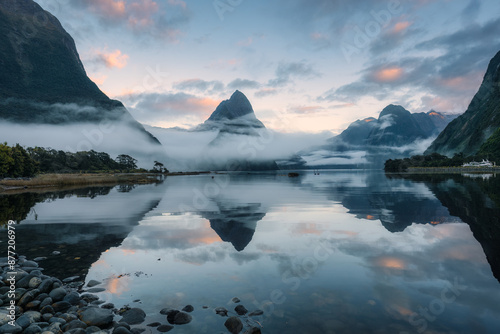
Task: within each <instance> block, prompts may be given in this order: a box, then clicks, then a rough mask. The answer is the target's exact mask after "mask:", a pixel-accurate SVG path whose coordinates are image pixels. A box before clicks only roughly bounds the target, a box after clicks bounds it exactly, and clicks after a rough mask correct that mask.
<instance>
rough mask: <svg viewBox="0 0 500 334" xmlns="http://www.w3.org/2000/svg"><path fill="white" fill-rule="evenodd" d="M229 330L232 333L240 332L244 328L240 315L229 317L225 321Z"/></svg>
mask: <svg viewBox="0 0 500 334" xmlns="http://www.w3.org/2000/svg"><path fill="white" fill-rule="evenodd" d="M224 326H226V328H227V330H228V331H229V332H230V333H232V334H238V333H239V332H241V330H242V329H243V323H242V322H241V320H240V318H238V317H229V318H228V319H227V320H226V322H225V323H224Z"/></svg>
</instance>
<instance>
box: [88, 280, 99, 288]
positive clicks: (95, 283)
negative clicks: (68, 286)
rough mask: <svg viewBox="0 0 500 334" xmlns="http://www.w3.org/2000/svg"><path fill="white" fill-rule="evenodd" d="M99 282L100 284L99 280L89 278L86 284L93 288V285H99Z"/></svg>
mask: <svg viewBox="0 0 500 334" xmlns="http://www.w3.org/2000/svg"><path fill="white" fill-rule="evenodd" d="M100 284H102V283H101V282H99V281H96V280H93V279H91V280H90V281H89V282H88V283H87V286H88V287H89V288H93V287H94V286H97V285H100Z"/></svg>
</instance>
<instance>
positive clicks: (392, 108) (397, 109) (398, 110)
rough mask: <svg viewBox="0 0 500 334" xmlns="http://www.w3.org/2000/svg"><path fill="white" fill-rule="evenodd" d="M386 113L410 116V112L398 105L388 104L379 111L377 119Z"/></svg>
mask: <svg viewBox="0 0 500 334" xmlns="http://www.w3.org/2000/svg"><path fill="white" fill-rule="evenodd" d="M387 115H395V116H410V115H411V113H410V112H409V111H408V110H406V109H405V108H403V107H402V106H400V105H395V104H389V105H388V106H387V107H385V108H384V109H383V110H382V111H381V112H380V115H379V119H381V118H382V117H384V116H387Z"/></svg>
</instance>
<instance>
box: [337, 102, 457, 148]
mask: <svg viewBox="0 0 500 334" xmlns="http://www.w3.org/2000/svg"><path fill="white" fill-rule="evenodd" d="M453 118H454V116H450V115H444V114H441V113H439V112H437V111H434V110H431V111H429V112H427V113H423V112H422V113H415V114H412V113H410V112H409V111H408V110H406V109H405V108H403V107H402V106H398V105H392V104H391V105H389V106H387V107H385V108H384V109H383V110H382V111H381V112H380V114H379V117H378V119H376V118H373V117H369V118H365V119H363V120H357V121H355V122H354V123H351V125H349V127H348V128H347V129H346V130H344V131H343V132H342V133H341V134H340V135H338V136H336V137H334V138H332V140H331V143H338V144H339V145H340V144H344V145H346V144H347V145H351V146H362V147H368V146H370V147H377V146H394V147H401V146H404V145H408V144H411V143H413V142H415V141H416V140H419V139H427V138H429V137H432V136H437V135H438V134H439V133H440V132H441V131H442V130H443V129H444V128H445V127H446V125H447V124H448V123H449V122H450V121H451V120H452V119H453Z"/></svg>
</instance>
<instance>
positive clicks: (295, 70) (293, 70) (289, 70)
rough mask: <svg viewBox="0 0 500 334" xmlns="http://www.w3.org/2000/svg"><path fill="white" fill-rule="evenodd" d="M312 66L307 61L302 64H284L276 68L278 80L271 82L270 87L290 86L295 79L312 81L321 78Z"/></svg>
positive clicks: (301, 62)
mask: <svg viewBox="0 0 500 334" xmlns="http://www.w3.org/2000/svg"><path fill="white" fill-rule="evenodd" d="M319 76H320V74H319V73H318V72H316V71H315V70H314V69H313V67H312V65H311V64H308V63H306V62H305V61H300V62H282V63H281V64H279V65H278V67H277V68H276V78H274V79H271V80H269V82H268V86H270V87H283V86H286V85H287V84H289V83H290V82H291V81H292V80H293V79H294V78H299V79H312V78H316V77H319Z"/></svg>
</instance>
